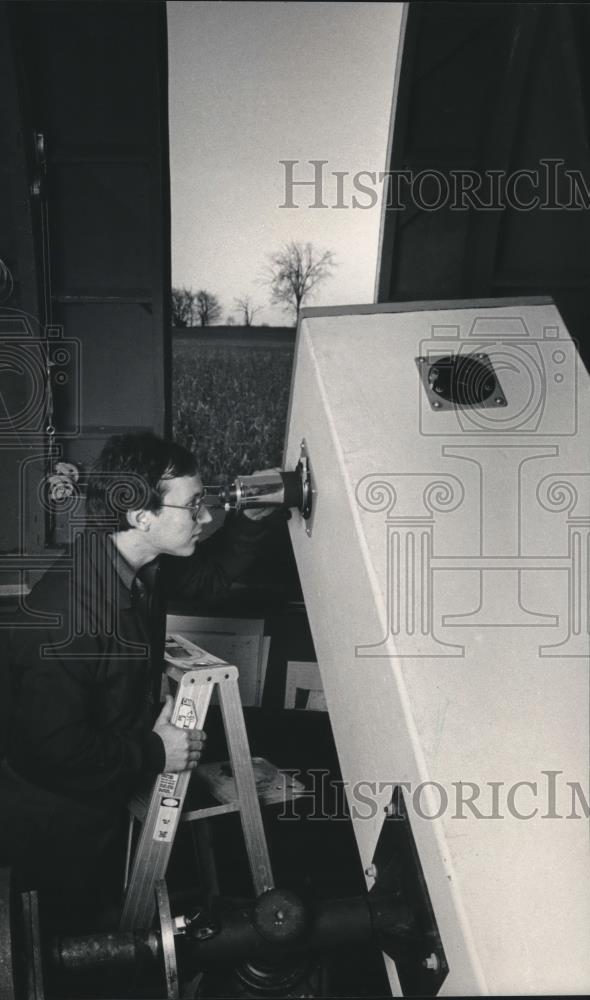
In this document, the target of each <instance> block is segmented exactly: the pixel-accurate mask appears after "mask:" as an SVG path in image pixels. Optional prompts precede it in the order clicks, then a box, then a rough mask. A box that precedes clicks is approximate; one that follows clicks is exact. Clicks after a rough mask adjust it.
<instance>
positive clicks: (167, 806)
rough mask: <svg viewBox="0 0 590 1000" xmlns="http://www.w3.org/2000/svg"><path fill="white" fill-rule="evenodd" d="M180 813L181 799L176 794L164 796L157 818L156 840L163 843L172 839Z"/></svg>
mask: <svg viewBox="0 0 590 1000" xmlns="http://www.w3.org/2000/svg"><path fill="white" fill-rule="evenodd" d="M179 813H180V799H178V798H176V796H175V795H164V796H162V798H161V799H160V808H159V809H158V816H157V819H156V828H155V830H154V840H157V841H159V843H161V844H167V843H170V842H171V841H172V838H173V837H174V830H175V829H176V821H177V819H178V816H179Z"/></svg>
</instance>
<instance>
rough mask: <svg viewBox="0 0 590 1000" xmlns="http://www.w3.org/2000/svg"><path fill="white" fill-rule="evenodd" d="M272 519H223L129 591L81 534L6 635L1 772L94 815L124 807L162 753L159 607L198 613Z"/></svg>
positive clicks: (97, 542) (250, 556)
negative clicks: (157, 726)
mask: <svg viewBox="0 0 590 1000" xmlns="http://www.w3.org/2000/svg"><path fill="white" fill-rule="evenodd" d="M276 520H277V518H276V517H275V515H272V516H271V517H270V518H265V519H263V520H261V521H251V520H249V519H248V518H246V517H244V516H243V515H237V516H236V515H230V516H228V518H227V519H226V523H225V525H224V527H223V528H222V529H221V530H220V531H219V532H217V533H216V534H215V535H213V536H212V537H211V538H210V539H208V540H206V541H205V542H203V543H202V544H200V545H198V546H197V549H196V552H195V554H194V555H193V556H190V557H188V558H185V559H180V558H173V557H170V556H163V557H160V558H159V559H158V560H155V561H154V562H153V563H151V564H150V565H149V566H147V567H144V568H143V570H142V571H140V574H139V580H136V581H135V584H134V586H132V587H131V588H130V587H128V586H126V583H130V582H131V580H126V579H125V572H120V566H118V565H115V561H114V560H113V553H115V554H116V550H115V549H114V547H113V546H112V545H111V543H110V542H109V540H108V538H106V536H104V535H98V534H90V533H87V532H84V533H81V534H80V535H79V537H78V538H77V539H76V541H75V543H74V545H73V547H72V549H71V550H70V551H68V552H67V553H66V554H64V556H62V557H61V558H60V559H59V560H58V562H57V563H56V564H55V565H54V567H52V569H51V570H49V571H48V572H47V573H46V574H45V576H44V577H43V578H42V579H41V580H40V582H39V583H38V584H37V585H36V586H35V588H34V589H33V591H32V593H31V595H30V598H29V599H28V601H27V610H26V612H25V613H23V615H22V627H20V628H15V629H13V631H12V634H11V637H10V657H11V669H12V697H13V705H14V708H13V712H12V726H11V731H10V736H9V745H8V752H7V760H8V763H9V765H10V767H11V768H12V769H13V770H14V771H15V772H16V773H17V774H18V775H20V776H22V777H24V778H26V779H27V780H28V781H30V782H33V783H34V784H35V785H39V786H41V787H42V788H44V789H47V790H50V791H53V792H55V793H57V794H60V795H64V796H67V797H71V798H72V799H76V800H80V801H84V800H88V801H92V802H93V803H94V805H97V804H100V803H101V802H102V803H104V804H105V805H107V804H108V803H113V804H114V803H123V802H125V801H126V800H127V799H128V798H129V796H130V795H131V793H132V792H133V790H134V788H135V787H136V786H137V784H138V781H140V780H141V779H142V778H143V777H145V775H146V774H150V773H151V774H152V775H153V774H156V773H157V772H158V771H161V770H162V769H163V767H164V748H163V745H162V741H161V740H160V738H159V737H158V736H157V735H156V734H155V733H153V732H152V731H151V730H152V726H153V723H154V721H155V719H156V717H157V715H158V712H159V694H160V684H161V673H162V665H163V649H164V638H165V615H166V602H167V600H168V598H170V597H180V596H182V597H183V598H185V599H186V598H193V599H194V600H195V602H196V603H198V600H199V598H200V597H204V596H207V597H210V596H213V595H218V594H220V593H221V592H223V591H224V590H226V589H227V588H228V587H229V586H230V584H231V582H232V581H233V580H236V579H238V578H239V577H240V575H242V574H243V573H244V572H245V570H246V569H247V568H248V566H249V565H250V564H251V563H252V562H253V560H254V558H255V555H256V553H257V551H258V549H259V547H260V543H261V540H262V539H263V538H264V537H265V535H267V534H268V533H269V531H270V530H271V529H272V525H273V523H274V522H275V521H276ZM127 569H128V570H129V567H127ZM131 575H132V574H131ZM138 584H139V589H140V591H141V592H140V593H138V592H137V585H138ZM33 616H35V617H36V618H37V621H38V624H35V625H32V624H31V623H32V621H34V617H33Z"/></svg>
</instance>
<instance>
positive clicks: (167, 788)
mask: <svg viewBox="0 0 590 1000" xmlns="http://www.w3.org/2000/svg"><path fill="white" fill-rule="evenodd" d="M177 784H178V775H177V774H175V773H174V771H164V773H163V774H161V775H160V777H159V779H158V791H159V793H160V795H174V792H175V791H176V786H177Z"/></svg>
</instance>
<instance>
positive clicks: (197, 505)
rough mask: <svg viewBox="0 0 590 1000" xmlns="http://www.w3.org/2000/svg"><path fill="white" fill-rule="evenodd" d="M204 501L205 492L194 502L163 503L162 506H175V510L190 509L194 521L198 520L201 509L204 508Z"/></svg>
mask: <svg viewBox="0 0 590 1000" xmlns="http://www.w3.org/2000/svg"><path fill="white" fill-rule="evenodd" d="M204 503H205V495H204V494H203V496H202V497H199V498H198V499H197V500H195V501H194V502H193V503H189V504H178V503H162V504H160V507H174V509H175V510H190V512H191V517H192V519H193V521H196V520H197V518H198V516H199V514H200V512H201V510H202V509H203V505H204Z"/></svg>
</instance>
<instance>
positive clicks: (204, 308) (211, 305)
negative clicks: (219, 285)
mask: <svg viewBox="0 0 590 1000" xmlns="http://www.w3.org/2000/svg"><path fill="white" fill-rule="evenodd" d="M195 310H196V315H197V320H198V322H199V324H200V326H211V325H212V324H213V323H216V322H217V320H218V319H220V318H221V303H220V301H219V299H218V298H217V296H216V295H214V294H213V292H206V291H205V289H204V288H201V290H200V291H198V292H197V298H196V306H195Z"/></svg>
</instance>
